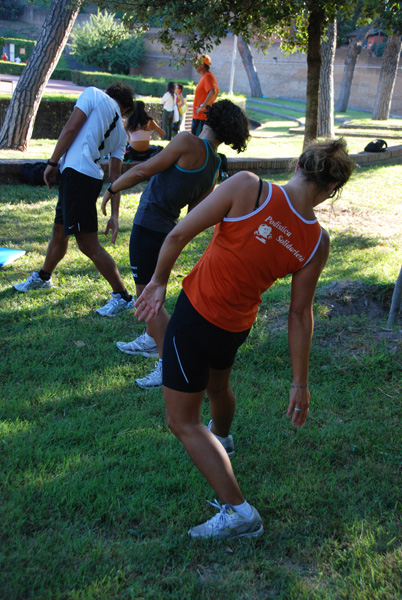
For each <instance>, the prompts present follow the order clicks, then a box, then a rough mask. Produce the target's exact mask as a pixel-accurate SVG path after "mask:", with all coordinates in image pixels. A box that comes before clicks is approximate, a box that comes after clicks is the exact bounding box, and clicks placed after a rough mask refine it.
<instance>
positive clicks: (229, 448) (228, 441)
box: [206, 419, 235, 458]
mask: <svg viewBox="0 0 402 600" xmlns="http://www.w3.org/2000/svg"><path fill="white" fill-rule="evenodd" d="M211 426H212V419H211V420H210V422H209V423H208V425H207V426H206V427H207V429H209V431H211ZM214 436H215V437H216V439H217V440H219V441H220V443H221V444H222V446H223V447H224V448H225V450H226V452H227V453H228V457H229V458H232V456H233V454H234V453H235V449H234V443H233V436H232V435H230V434H229V435H228V436H227V437H221V436H220V435H216V434H215V433H214Z"/></svg>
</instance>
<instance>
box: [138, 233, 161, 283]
mask: <svg viewBox="0 0 402 600" xmlns="http://www.w3.org/2000/svg"><path fill="white" fill-rule="evenodd" d="M166 236H167V233H163V232H161V231H154V230H153V229H148V228H147V227H142V225H133V228H132V230H131V236H130V265H131V272H132V274H133V277H134V281H135V283H136V284H137V285H146V284H147V283H149V282H150V281H151V277H152V275H153V274H154V271H155V267H156V263H157V262H158V256H159V250H160V249H161V246H162V244H163V242H164V240H165V237H166Z"/></svg>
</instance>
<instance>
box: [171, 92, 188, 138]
mask: <svg viewBox="0 0 402 600" xmlns="http://www.w3.org/2000/svg"><path fill="white" fill-rule="evenodd" d="M183 90H184V88H183V86H182V84H181V83H178V84H176V87H175V90H174V91H175V93H176V106H177V111H178V113H179V120H178V121H176V122H175V123H173V126H172V134H173V137H174V136H175V135H177V134H178V133H179V131H180V129H181V123H182V121H183V118H184V115H185V113H186V111H187V102H186V101H185V99H184V96H183Z"/></svg>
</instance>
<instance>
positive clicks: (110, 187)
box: [106, 183, 117, 196]
mask: <svg viewBox="0 0 402 600" xmlns="http://www.w3.org/2000/svg"><path fill="white" fill-rule="evenodd" d="M112 185H113V184H112V183H109V185H108V186H107V188H106V189H107V191H108V192H109V194H112V196H114V195H115V194H117V192H114V191H113V190H112Z"/></svg>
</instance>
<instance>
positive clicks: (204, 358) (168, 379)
mask: <svg viewBox="0 0 402 600" xmlns="http://www.w3.org/2000/svg"><path fill="white" fill-rule="evenodd" d="M249 331H250V329H247V330H246V331H241V332H240V333H233V332H232V331H226V330H225V329H221V328H220V327H217V326H216V325H213V324H212V323H210V322H209V321H207V320H206V319H204V317H202V316H201V315H200V314H199V313H198V312H197V311H196V310H195V308H194V307H193V306H192V304H191V302H190V301H189V299H188V298H187V296H186V294H185V293H184V291H183V290H182V291H181V293H180V295H179V298H178V300H177V304H176V308H175V310H174V313H173V315H172V318H171V319H170V321H169V325H168V327H167V330H166V333H165V340H164V344H163V363H162V372H163V375H162V382H163V385H165V386H166V387H168V388H170V389H172V390H177V391H178V392H188V393H192V392H201V391H203V390H205V389H206V388H207V385H208V380H209V371H210V369H217V370H225V369H229V368H230V367H231V366H232V365H233V363H234V359H235V356H236V353H237V350H238V349H239V348H240V346H241V345H242V344H243V343H244V341H245V340H246V338H247V336H248V334H249Z"/></svg>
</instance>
